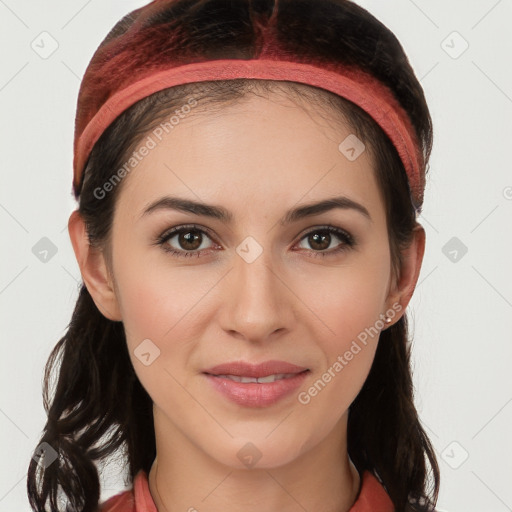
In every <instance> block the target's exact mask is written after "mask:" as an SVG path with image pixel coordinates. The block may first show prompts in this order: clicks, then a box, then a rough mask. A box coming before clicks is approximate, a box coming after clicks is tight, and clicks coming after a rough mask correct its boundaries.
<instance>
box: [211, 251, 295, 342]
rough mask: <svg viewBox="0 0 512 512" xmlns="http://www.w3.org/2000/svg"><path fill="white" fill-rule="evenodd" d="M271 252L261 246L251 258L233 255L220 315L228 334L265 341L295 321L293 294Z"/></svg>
mask: <svg viewBox="0 0 512 512" xmlns="http://www.w3.org/2000/svg"><path fill="white" fill-rule="evenodd" d="M270 252H271V251H266V250H264V251H263V252H262V253H261V254H260V256H259V257H258V258H257V259H256V260H254V261H252V262H248V261H246V260H245V259H244V258H243V257H241V256H239V255H238V254H236V255H235V257H234V263H233V265H234V266H233V269H232V270H231V271H230V272H229V275H228V276H226V279H225V280H224V281H225V282H224V290H223V295H224V299H225V300H223V301H222V306H221V312H220V317H219V318H220V322H221V327H222V328H223V329H224V330H225V331H226V332H228V333H229V334H230V335H231V336H234V337H236V338H239V339H247V340H249V341H252V342H264V341H266V340H269V339H270V338H274V337H275V336H277V333H278V332H279V333H281V334H283V333H285V332H287V331H289V330H290V329H291V326H292V325H293V323H294V321H295V314H294V300H293V298H294V295H293V293H292V291H291V290H290V288H289V285H287V283H286V279H285V277H284V276H283V275H282V270H281V271H280V269H279V268H277V267H278V266H277V265H276V264H275V263H273V262H272V255H271V254H270Z"/></svg>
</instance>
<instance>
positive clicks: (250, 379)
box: [217, 373, 297, 384]
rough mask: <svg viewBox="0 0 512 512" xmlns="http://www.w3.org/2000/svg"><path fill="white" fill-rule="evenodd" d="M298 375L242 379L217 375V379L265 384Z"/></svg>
mask: <svg viewBox="0 0 512 512" xmlns="http://www.w3.org/2000/svg"><path fill="white" fill-rule="evenodd" d="M295 375H297V374H296V373H276V374H274V375H267V376H266V377H259V378H256V377H240V376H239V375H217V377H221V378H224V379H230V380H234V381H235V382H242V383H249V382H258V383H260V384H265V383H267V382H275V381H276V380H280V379H289V378H290V377H295Z"/></svg>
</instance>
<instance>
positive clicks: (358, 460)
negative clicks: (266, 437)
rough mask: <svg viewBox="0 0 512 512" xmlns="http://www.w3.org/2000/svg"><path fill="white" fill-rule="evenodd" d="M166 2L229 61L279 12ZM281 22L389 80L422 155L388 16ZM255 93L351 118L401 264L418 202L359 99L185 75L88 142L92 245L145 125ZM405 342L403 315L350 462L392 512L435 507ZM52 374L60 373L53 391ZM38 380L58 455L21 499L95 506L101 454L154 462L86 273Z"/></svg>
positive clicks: (186, 28)
mask: <svg viewBox="0 0 512 512" xmlns="http://www.w3.org/2000/svg"><path fill="white" fill-rule="evenodd" d="M161 4H162V6H161V10H160V11H159V12H158V13H155V15H154V16H153V17H152V18H151V23H152V24H154V25H162V24H169V27H171V28H172V30H173V31H174V30H178V29H179V32H180V34H181V35H182V40H183V43H182V44H184V45H186V46H185V47H184V52H186V50H187V49H188V50H189V52H190V53H194V54H195V55H203V56H207V55H211V54H212V52H215V51H216V50H217V51H218V52H219V53H222V54H223V56H224V57H233V58H238V57H240V56H242V55H243V56H246V57H250V56H251V55H255V54H257V51H258V47H257V45H256V43H255V42H256V41H257V37H256V35H257V34H258V33H259V31H260V30H262V26H263V25H262V24H263V21H262V20H264V19H268V18H270V16H272V14H273V9H274V2H273V1H270V0H268V1H266V0H260V1H250V0H247V1H239V2H238V3H237V4H236V6H234V5H232V4H230V5H231V8H230V9H226V8H225V5H226V3H225V2H222V1H221V0H202V1H201V0H197V1H191V0H175V1H174V2H172V3H166V2H161ZM135 12H136V11H135ZM135 19H136V16H134V15H133V13H131V14H130V15H128V16H126V17H125V18H123V20H121V21H120V22H119V23H118V24H117V25H116V26H115V27H114V29H113V30H112V31H111V32H110V34H109V35H108V36H107V38H105V40H104V41H103V42H102V45H106V44H108V43H109V41H110V40H112V38H115V37H118V36H119V34H121V33H122V32H123V31H124V30H126V29H127V27H128V26H129V25H130V24H131V23H132V22H134V20H135ZM256 19H257V20H258V22H256V21H254V20H256ZM277 27H278V29H279V31H280V36H281V37H283V38H285V39H286V40H287V41H288V43H287V44H288V46H289V50H290V52H293V53H294V54H296V55H299V54H301V53H302V52H309V53H311V54H313V55H316V56H317V57H318V58H319V59H320V58H322V59H327V60H336V61H341V62H345V63H346V64H347V65H355V66H358V67H360V68H362V69H364V70H365V71H367V72H368V73H370V74H372V75H373V76H374V77H376V78H377V79H379V80H380V81H381V82H383V83H385V84H386V85H387V86H388V87H389V88H390V89H391V90H392V91H393V93H394V94H395V96H396V98H397V99H398V101H399V102H400V104H401V105H402V106H403V108H404V109H405V110H406V112H407V113H408V115H409V116H410V119H411V122H412V123H413V126H414V128H415V131H416V133H417V136H418V140H419V141H420V143H421V146H422V151H423V154H424V156H425V162H428V157H429V155H430V151H431V147H432V124H431V118H430V115H429V111H428V108H427V105H426V101H425V98H424V94H423V91H422V89H421V86H420V84H419V82H418V80H417V79H416V77H415V75H414V72H413V71H412V69H411V67H410V64H409V62H408V60H407V58H406V56H405V54H404V52H403V49H402V47H401V46H400V44H399V42H398V41H397V39H396V38H395V36H394V35H393V34H392V33H391V32H390V31H389V30H388V29H387V28H386V27H385V26H384V25H382V24H381V23H380V22H379V21H377V20H376V19H375V18H374V17H373V16H371V15H370V14H369V13H368V12H367V11H365V10H364V9H362V8H360V7H358V6H357V5H355V4H353V3H352V2H349V1H345V0H337V1H334V0H314V1H312V0H288V1H281V2H280V3H279V14H278V18H277ZM171 28H170V30H171ZM228 33H229V37H227V35H226V34H228ZM223 34H224V35H223ZM158 51H162V49H159V50H158ZM256 82H257V83H256ZM262 91H267V92H271V91H282V92H285V93H286V94H287V95H288V96H289V97H292V96H293V97H294V98H296V99H297V100H299V99H304V100H306V101H307V102H308V103H312V102H316V103H317V104H318V105H319V106H323V107H324V109H325V111H326V112H328V113H329V114H330V115H332V117H333V118H338V119H342V120H344V121H346V122H348V123H349V124H350V126H351V128H352V129H353V130H354V132H355V133H356V135H357V136H358V137H359V138H361V139H362V140H363V141H364V142H365V144H366V145H367V147H368V149H369V150H370V151H371V155H372V157H373V161H374V164H375V175H376V177H377V181H378V184H379V187H380V190H381V192H382V194H383V197H384V202H385V206H386V216H387V226H388V233H389V245H390V252H391V259H392V263H393V268H394V270H395V272H396V275H398V274H399V271H400V264H401V259H400V253H401V250H403V249H404V248H406V247H407V246H408V245H409V244H410V243H411V241H412V234H413V229H414V227H415V225H416V212H415V210H414V208H413V205H412V203H411V198H410V190H409V186H408V181H407V177H406V174H405V170H404V168H403V165H402V163H401V160H400V158H399V157H398V154H397V152H396V150H395V148H394V146H393V145H392V144H391V142H390V141H389V139H388V138H387V136H386V135H385V134H384V133H383V132H382V130H381V129H380V128H379V127H378V126H377V124H376V123H375V122H374V121H373V120H372V119H371V118H370V117H369V116H368V115H367V114H366V113H365V112H364V111H362V110H361V109H360V108H359V107H357V106H355V105H353V104H352V103H350V102H348V101H346V100H344V99H343V98H340V97H338V96H336V95H334V94H332V93H330V92H327V91H325V90H322V89H317V88H314V87H310V86H306V85H302V84H294V83H291V82H271V81H263V80H258V81H253V80H247V79H237V80H228V81H215V82H201V83H194V84H187V85H181V86H177V87H173V88H171V89H166V90H164V91H161V92H159V93H156V94H153V95H151V96H149V97H147V98H144V99H143V100H141V101H139V102H138V103H136V104H135V105H133V106H132V107H130V108H129V109H128V110H126V111H125V112H124V113H123V114H121V115H120V116H119V117H118V118H117V119H116V121H115V122H114V123H112V124H111V125H110V126H109V127H108V128H107V129H106V130H105V132H104V133H103V134H102V136H101V137H100V139H99V140H98V141H97V143H96V144H95V146H94V148H93V150H92V152H91V155H90V157H89V160H88V162H87V167H86V170H85V172H84V177H83V179H82V184H81V193H80V196H79V199H78V200H79V212H80V214H81V215H82V217H83V219H84V221H85V223H86V227H87V232H88V236H89V240H90V243H91V244H92V245H95V246H98V247H102V248H104V249H108V244H109V237H110V232H111V226H112V220H113V215H114V208H115V204H116V198H117V197H118V195H119V193H120V190H121V189H122V183H121V184H120V185H119V186H117V187H115V188H114V189H113V190H112V191H111V192H109V193H108V194H106V195H105V197H103V198H102V199H98V198H97V197H96V195H95V193H94V191H95V189H96V188H97V187H101V186H102V185H103V184H104V183H105V182H106V181H108V180H109V179H110V178H111V176H112V175H113V172H114V171H115V170H117V169H119V168H120V166H122V165H123V163H124V162H125V161H126V160H127V158H129V156H130V154H131V152H132V151H133V150H134V148H135V147H136V146H137V144H138V143H139V142H140V140H141V139H142V138H143V137H144V135H145V134H147V133H148V132H149V131H150V130H152V129H153V127H155V126H157V125H158V124H159V123H160V122H161V121H162V120H163V119H165V118H167V117H168V116H169V115H170V114H169V113H170V112H173V111H174V110H175V109H176V108H178V107H179V106H181V105H183V104H184V103H186V101H187V98H190V97H191V96H192V97H193V98H194V99H195V100H196V101H197V102H198V104H200V105H202V106H203V107H204V108H205V110H207V111H208V112H210V111H212V110H213V109H215V108H222V107H223V106H225V105H227V104H233V103H235V102H237V101H240V100H242V99H243V98H244V97H246V96H247V95H248V94H252V93H259V92H262ZM425 171H426V169H425ZM408 342H409V335H408V325H407V317H406V315H404V316H403V317H402V318H401V319H400V320H399V321H397V322H396V323H395V324H393V325H392V326H391V327H389V328H388V329H386V330H384V331H383V332H382V333H381V335H380V341H379V344H378V348H377V351H376V354H375V359H374V362H373V365H372V367H371V370H370V373H369V375H368V378H367V379H366V381H365V383H364V385H363V388H362V389H361V391H360V393H359V394H358V396H357V397H356V399H355V400H354V402H353V403H352V405H351V406H350V414H349V421H348V451H349V455H350V457H351V459H352V461H353V462H354V464H355V465H356V467H357V469H358V471H359V472H362V471H363V470H369V471H371V472H373V473H374V474H376V475H377V476H378V477H379V478H380V479H381V481H382V483H383V485H384V486H385V488H386V490H387V492H388V494H389V495H390V497H391V499H392V501H393V503H394V505H395V508H396V511H397V512H404V511H406V510H431V509H432V507H433V506H434V505H435V503H436V501H437V495H438V492H439V468H438V465H437V461H436V457H435V453H434V450H433V447H432V445H431V443H430V441H429V439H428V436H427V434H426V432H425V431H424V429H423V428H422V426H421V423H420V420H419V418H418V413H417V411H416V408H415V406H414V396H413V383H412V375H411V367H410V344H409V343H408ZM58 363H60V365H59V367H58V368H56V367H57V364H58ZM53 372H57V377H58V378H57V382H56V386H55V390H54V393H53V396H52V397H50V396H49V394H50V378H51V375H52V373H53ZM44 381H45V387H44V395H43V400H44V406H45V410H46V411H47V415H48V420H47V423H46V425H45V427H44V431H43V435H42V437H41V440H40V443H39V445H40V444H41V443H43V442H46V443H48V444H49V445H50V446H51V447H52V448H53V449H54V450H55V451H56V452H57V453H58V455H59V457H58V459H57V460H56V461H54V462H53V463H52V464H49V465H48V467H43V466H41V465H38V464H37V463H36V462H35V461H34V460H31V462H30V465H29V470H28V477H27V491H28V496H29V501H30V504H31V506H32V508H33V510H36V511H41V512H42V511H45V510H47V509H46V508H45V507H46V505H47V504H48V503H49V504H50V510H52V511H54V510H59V506H58V502H59V499H60V497H59V496H60V493H63V495H65V497H66V499H67V501H69V504H70V508H68V509H66V510H73V511H83V512H93V511H94V510H96V509H97V507H98V503H99V499H100V483H99V475H98V468H97V465H96V462H97V461H98V462H99V461H104V460H105V459H106V458H107V457H109V456H113V454H115V453H116V452H117V451H118V450H122V452H123V454H124V455H125V456H126V459H127V464H128V472H129V476H130V479H133V478H134V476H135V474H136V473H137V472H138V471H139V470H140V469H143V470H145V471H146V473H149V470H150V468H151V465H152V463H153V460H154V458H155V455H156V448H155V434H154V425H153V411H152V400H151V397H150V396H149V395H148V394H147V392H146V391H145V389H144V388H143V387H142V385H141V384H140V382H139V380H138V378H137V376H136V374H135V371H134V369H133V366H132V364H131V361H130V358H129V354H128V351H127V344H126V338H125V333H124V330H123V325H122V323H121V322H113V321H111V320H109V319H107V318H105V317H104V316H103V315H102V314H101V313H100V311H99V310H98V308H97V307H96V305H95V303H94V301H93V300H92V298H91V296H90V294H89V292H88V290H87V288H86V287H85V285H84V284H81V285H80V289H79V296H78V300H77V303H76V306H75V309H74V311H73V315H72V318H71V321H70V323H69V325H68V329H67V332H66V333H65V335H64V336H63V337H62V338H61V339H60V340H59V342H58V343H57V345H56V346H55V348H54V349H53V351H52V353H51V354H50V357H49V359H48V362H47V364H46V367H45V375H44ZM427 461H428V467H427ZM429 470H430V471H429ZM429 477H431V480H432V482H431V488H429V480H430V478H429Z"/></svg>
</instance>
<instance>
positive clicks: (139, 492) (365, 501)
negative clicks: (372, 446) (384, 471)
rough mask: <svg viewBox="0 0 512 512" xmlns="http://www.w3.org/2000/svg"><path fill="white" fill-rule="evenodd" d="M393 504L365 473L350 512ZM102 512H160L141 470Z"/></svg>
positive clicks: (386, 509)
mask: <svg viewBox="0 0 512 512" xmlns="http://www.w3.org/2000/svg"><path fill="white" fill-rule="evenodd" d="M394 510H395V508H394V506H393V503H392V501H391V499H390V497H389V496H388V494H387V493H386V491H385V489H384V487H382V485H381V484H380V482H379V481H378V480H377V478H375V476H374V475H373V474H372V473H370V472H369V471H364V473H363V478H362V483H361V489H360V491H359V494H358V496H357V499H356V501H355V503H354V504H353V505H352V507H351V509H350V511H349V512H394ZM99 511H100V512H158V510H157V508H156V505H155V502H154V501H153V498H152V496H151V493H150V492H149V484H148V477H147V475H146V473H145V472H144V470H142V469H141V470H140V471H139V472H138V473H137V474H136V475H135V478H134V480H133V488H132V489H128V490H126V491H123V492H121V493H119V494H116V495H115V496H111V497H110V498H109V499H108V500H107V501H105V502H103V503H102V504H101V505H100V509H99Z"/></svg>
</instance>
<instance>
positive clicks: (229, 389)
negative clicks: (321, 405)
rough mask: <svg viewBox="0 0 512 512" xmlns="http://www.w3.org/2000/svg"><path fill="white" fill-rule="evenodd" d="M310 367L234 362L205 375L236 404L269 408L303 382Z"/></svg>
mask: <svg viewBox="0 0 512 512" xmlns="http://www.w3.org/2000/svg"><path fill="white" fill-rule="evenodd" d="M310 372H311V370H310V369H309V368H305V367H302V366H298V365H294V364H291V363H287V362H285V361H265V362H263V363H260V364H256V365H255V364H251V363H246V362H244V361H235V362H231V363H225V364H221V365H217V366H214V367H213V368H209V369H208V370H206V371H203V374H204V375H205V376H206V377H207V378H208V380H209V381H210V382H211V384H212V385H213V387H214V389H216V390H217V391H219V392H220V393H221V394H222V395H224V396H225V397H226V398H228V399H229V400H230V401H232V402H235V403H236V404H237V405H241V406H246V407H267V406H270V405H273V404H275V403H277V402H278V401H280V400H281V399H283V398H284V397H285V396H287V395H290V394H291V393H292V392H293V391H294V390H296V389H297V388H298V387H299V386H301V385H302V383H303V382H304V379H305V378H306V375H307V374H309V373H310Z"/></svg>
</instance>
